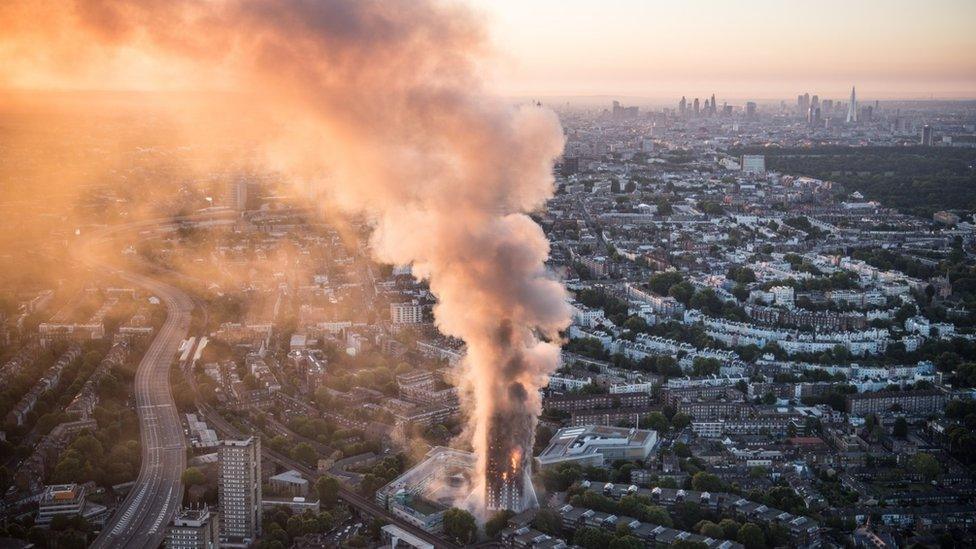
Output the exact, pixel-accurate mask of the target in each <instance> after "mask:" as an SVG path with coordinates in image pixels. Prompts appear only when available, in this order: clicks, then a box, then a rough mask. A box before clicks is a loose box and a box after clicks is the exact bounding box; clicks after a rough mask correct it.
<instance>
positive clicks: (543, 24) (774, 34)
mask: <svg viewBox="0 0 976 549" xmlns="http://www.w3.org/2000/svg"><path fill="white" fill-rule="evenodd" d="M474 5H475V6H477V9H479V10H482V11H483V12H484V13H485V14H486V16H487V19H488V25H487V26H488V33H489V35H490V37H491V40H492V44H493V47H494V52H495V54H496V59H495V64H496V66H495V67H494V68H495V71H496V72H495V78H496V86H497V88H498V90H499V91H500V92H501V93H504V94H507V95H540V96H593V95H604V96H606V95H626V96H632V97H640V98H647V99H651V100H655V101H663V100H669V99H670V97H671V96H672V95H675V94H677V95H678V96H680V95H681V94H685V95H689V91H690V93H691V95H694V94H696V93H697V94H699V95H700V96H702V97H707V96H708V94H710V93H712V91H713V90H719V89H724V90H725V91H726V94H727V95H728V96H729V97H730V98H734V99H736V100H744V99H759V100H768V99H777V98H780V97H789V96H790V95H791V94H795V93H796V92H797V91H801V90H803V89H815V88H816V89H819V90H820V92H821V96H834V97H838V98H841V97H846V96H847V94H848V93H849V92H850V86H851V84H852V83H853V82H854V81H855V80H856V81H857V83H858V85H859V86H860V87H861V88H863V90H864V91H865V92H866V93H865V97H868V96H870V97H871V98H872V99H895V98H898V99H902V98H905V99H922V98H929V97H935V98H937V99H949V98H951V99H961V98H974V97H976V56H973V55H972V53H971V52H973V51H976V39H974V38H973V37H972V33H971V32H968V31H967V29H966V26H967V24H968V22H970V21H972V20H974V18H976V5H974V4H972V3H971V2H960V1H955V0H942V1H939V2H936V3H934V4H933V3H928V4H925V5H924V6H923V5H921V4H917V5H916V4H910V3H906V2H898V3H895V4H889V3H882V2H875V1H870V0H869V1H860V2H854V3H844V2H839V1H834V0H829V1H826V2H822V3H819V4H818V5H817V6H816V7H809V6H806V5H805V4H804V5H801V4H799V3H796V2H769V1H752V2H748V3H747V4H746V5H741V4H735V5H732V4H722V3H719V2H708V1H695V2H689V3H670V4H669V3H659V2H654V3H645V2H634V1H630V0H618V1H615V2H609V3H599V4H596V3H592V4H591V3H586V2H569V3H562V2H559V3H557V2H552V1H544V2H534V3H532V4H530V5H524V4H522V3H516V2H510V1H501V2H488V1H484V0H478V1H477V2H475V4H474ZM880 21H883V24H880V23H879V22H880Z"/></svg>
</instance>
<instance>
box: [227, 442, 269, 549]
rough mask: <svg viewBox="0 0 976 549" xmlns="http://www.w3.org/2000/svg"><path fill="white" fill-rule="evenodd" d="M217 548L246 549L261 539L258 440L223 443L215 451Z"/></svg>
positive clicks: (259, 450) (259, 444)
mask: <svg viewBox="0 0 976 549" xmlns="http://www.w3.org/2000/svg"><path fill="white" fill-rule="evenodd" d="M217 505H218V506H219V508H220V513H219V514H220V542H221V543H220V545H221V546H222V547H247V546H249V545H250V544H251V543H252V542H254V541H255V540H257V538H258V536H260V535H261V439H260V438H258V437H249V438H247V439H245V440H225V441H223V442H222V443H221V444H220V448H219V449H218V451H217Z"/></svg>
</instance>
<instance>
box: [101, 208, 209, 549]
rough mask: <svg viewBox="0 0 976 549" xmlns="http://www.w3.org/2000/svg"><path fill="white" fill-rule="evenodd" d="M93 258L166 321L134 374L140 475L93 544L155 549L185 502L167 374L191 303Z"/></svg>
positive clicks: (181, 447)
mask: <svg viewBox="0 0 976 549" xmlns="http://www.w3.org/2000/svg"><path fill="white" fill-rule="evenodd" d="M134 228H138V227H135V226H123V227H115V228H112V229H109V230H106V231H103V232H101V233H100V237H101V238H106V237H110V236H113V235H115V234H118V233H120V232H123V231H128V230H132V229H134ZM92 258H93V255H92V254H90V253H86V254H85V262H86V263H87V264H88V265H90V266H92V267H95V268H101V269H105V270H108V271H110V272H113V273H114V274H115V275H116V276H119V277H120V278H122V279H124V280H127V281H129V282H131V283H133V284H136V285H139V286H141V287H142V288H144V289H145V290H147V291H149V292H151V293H152V294H153V295H155V296H156V297H158V298H159V299H160V300H162V302H163V303H164V304H165V305H166V321H165V322H164V323H163V326H162V328H161V329H160V330H159V332H158V333H157V334H156V337H155V338H154V339H153V341H152V343H151V344H150V346H149V349H148V350H147V351H146V354H145V355H143V357H142V361H141V362H140V363H139V368H138V370H137V371H136V379H135V395H136V406H137V413H138V416H139V433H140V438H141V440H142V464H141V466H140V469H139V477H138V478H137V479H136V482H135V485H134V486H133V487H132V490H131V491H130V492H129V495H128V496H127V497H126V499H125V501H123V503H122V505H121V506H120V507H119V509H118V510H117V511H116V512H115V514H114V515H113V516H112V518H111V520H109V521H108V522H107V523H106V525H105V528H103V529H102V532H101V534H100V535H99V536H98V539H96V540H95V543H94V545H93V547H99V548H102V547H105V548H107V547H113V548H114V547H133V548H135V547H149V548H153V549H155V548H156V547H159V546H160V545H161V544H162V542H163V537H164V535H165V533H166V526H167V525H168V524H169V522H170V521H171V520H172V518H173V516H174V514H175V513H176V512H177V511H178V510H179V508H180V504H181V502H182V499H183V482H182V479H181V475H182V474H183V470H184V469H185V468H186V442H185V440H184V438H183V428H182V426H181V424H180V418H179V414H178V413H177V411H176V406H175V403H174V401H173V394H172V392H171V388H170V384H169V371H170V365H171V364H172V361H173V359H174V357H175V355H176V352H177V350H178V349H179V345H180V342H182V341H183V340H184V339H185V338H186V335H187V332H188V331H189V328H190V313H191V311H192V310H193V301H192V300H191V299H190V297H189V296H187V295H186V294H185V293H183V292H182V291H180V290H179V289H177V288H174V287H173V286H170V285H168V284H165V283H163V282H160V281H158V280H154V279H151V278H148V277H145V276H142V275H139V274H135V273H130V272H127V271H122V270H119V269H115V268H113V267H110V266H108V265H105V264H102V263H97V262H95V260H94V259H92Z"/></svg>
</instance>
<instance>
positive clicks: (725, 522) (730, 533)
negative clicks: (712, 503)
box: [718, 518, 741, 540]
mask: <svg viewBox="0 0 976 549" xmlns="http://www.w3.org/2000/svg"><path fill="white" fill-rule="evenodd" d="M718 525H719V527H721V528H722V538H724V539H729V540H734V539H736V537H738V535H739V528H741V526H740V525H739V523H738V522H736V521H734V520H732V519H728V518H726V519H722V520H721V522H719V523H718Z"/></svg>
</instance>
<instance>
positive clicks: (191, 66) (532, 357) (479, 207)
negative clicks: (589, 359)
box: [0, 0, 569, 509]
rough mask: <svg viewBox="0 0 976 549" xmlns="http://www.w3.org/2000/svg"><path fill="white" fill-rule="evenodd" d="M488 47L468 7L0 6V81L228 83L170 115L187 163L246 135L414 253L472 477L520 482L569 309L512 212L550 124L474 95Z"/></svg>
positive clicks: (528, 195) (206, 86)
mask: <svg viewBox="0 0 976 549" xmlns="http://www.w3.org/2000/svg"><path fill="white" fill-rule="evenodd" d="M486 53H488V48H487V47H486V45H485V37H484V32H483V29H482V28H481V26H480V25H479V23H478V21H477V17H476V16H475V15H474V14H472V13H470V12H469V11H468V10H466V9H463V8H462V7H459V6H458V5H456V4H444V3H438V2H433V1H423V0H421V1H411V2H399V1H395V2H389V1H382V0H236V1H235V0H192V1H191V0H138V1H131V2H114V1H111V0H76V1H75V2H73V3H71V4H68V3H62V2H49V1H46V0H36V1H23V0H7V1H6V2H4V3H3V5H2V6H0V85H6V86H20V87H55V88H64V89H72V88H78V87H87V88H96V89H105V88H109V89H112V88H115V89H118V88H127V89H142V90H152V91H159V90H162V91H183V90H201V89H203V90H216V91H221V92H226V91H228V90H230V91H232V92H233V93H224V94H222V95H221V96H220V99H219V100H218V101H211V102H201V103H199V104H196V105H195V106H194V109H193V110H192V114H187V113H183V114H185V115H186V118H185V119H184V124H183V125H182V127H183V132H184V135H182V136H181V137H182V139H184V140H185V141H186V142H187V143H188V144H191V145H192V147H193V150H194V151H195V155H196V156H197V160H200V161H203V162H208V161H209V162H213V163H217V162H219V161H222V160H224V159H223V158H215V156H216V155H212V154H210V152H209V151H212V150H217V149H218V148H219V147H218V144H223V142H224V141H225V140H230V139H232V140H248V141H249V142H250V143H252V144H253V145H254V148H253V149H252V150H253V151H254V153H253V154H254V155H255V158H253V159H248V160H249V161H251V162H253V163H255V164H263V165H265V166H266V167H269V168H272V169H276V170H279V171H280V172H281V173H284V174H287V176H288V177H290V178H292V179H293V180H295V181H300V182H301V184H302V185H303V186H308V185H316V186H319V187H321V188H322V189H325V190H326V192H327V194H328V196H329V200H330V201H332V202H334V203H336V204H338V206H339V207H341V208H342V209H343V210H345V211H346V212H350V213H355V214H364V215H365V216H367V217H368V218H369V219H370V220H372V221H373V223H374V225H375V231H374V233H373V236H372V242H371V248H372V250H373V253H374V255H375V258H376V259H377V260H379V261H382V262H386V263H395V264H412V265H413V272H414V273H415V274H416V275H417V276H420V277H423V278H425V279H427V280H428V281H429V284H430V288H431V291H432V292H433V293H434V294H435V295H436V296H437V297H438V300H439V303H438V305H437V306H436V308H435V317H436V320H437V323H438V326H439V327H440V329H441V330H442V331H443V332H444V333H446V334H449V335H452V336H456V337H459V338H461V339H463V340H464V341H465V342H466V344H467V358H466V360H465V363H464V366H463V367H464V375H463V380H464V381H463V383H464V385H465V387H464V388H465V390H466V391H465V393H466V394H469V395H470V397H471V401H470V402H469V403H467V404H468V406H469V408H470V412H471V414H470V417H471V420H470V421H471V424H470V425H469V432H470V433H471V436H472V444H473V446H474V448H475V449H476V452H477V454H478V456H479V460H478V461H479V468H480V469H479V470H480V471H481V472H482V475H480V478H484V473H485V469H486V468H487V467H488V463H489V461H492V462H493V463H494V465H492V467H493V468H503V469H506V467H507V468H508V469H511V470H508V469H506V470H505V471H493V473H502V472H504V473H506V474H517V475H520V476H521V475H523V466H524V465H525V464H526V463H527V460H528V459H529V457H530V453H531V448H532V437H533V433H534V426H535V421H536V417H537V415H538V412H539V410H540V402H539V397H538V389H539V387H541V386H544V384H545V383H546V380H547V376H548V374H549V373H551V372H552V371H553V370H554V369H555V368H556V367H557V363H558V347H557V346H556V345H555V344H553V343H549V341H553V340H555V339H556V338H557V337H558V336H557V334H558V332H559V331H560V330H561V329H563V328H565V327H566V325H567V324H568V319H569V314H568V307H567V305H566V303H565V296H564V290H563V288H562V286H561V285H560V284H559V283H558V282H557V281H555V280H553V279H552V278H551V277H550V276H549V275H548V274H547V272H546V270H545V268H544V261H545V260H546V258H547V257H548V253H549V247H548V243H547V240H546V238H545V236H544V234H543V232H542V230H541V229H540V228H539V227H538V226H537V225H536V224H535V223H534V222H533V221H532V220H531V219H530V218H529V217H528V216H527V215H526V214H527V212H531V211H533V210H534V209H537V208H539V207H540V206H542V205H543V203H544V201H545V200H546V199H547V198H548V197H549V196H550V195H551V192H552V176H551V172H552V164H553V160H554V158H555V157H556V156H557V155H558V154H559V153H560V152H561V150H562V146H563V137H562V132H561V130H560V126H559V123H558V121H557V119H556V117H555V115H554V114H553V113H551V112H550V111H548V110H545V109H542V108H538V107H536V106H526V107H512V106H510V105H508V104H505V103H504V102H501V101H500V100H498V99H497V98H493V97H491V96H490V94H488V93H486V92H485V90H484V87H483V85H482V83H481V82H480V80H479V78H478V72H479V68H480V63H482V59H483V58H484V56H485V54H486ZM200 113H204V114H202V115H201V114H200ZM489 439H491V440H489ZM492 452H495V453H497V454H498V459H490V458H489V455H490V454H492ZM503 463H504V464H509V465H499V464H503ZM484 490H485V487H484V486H482V487H480V489H479V491H478V492H477V494H478V497H477V498H476V501H475V502H474V507H475V508H476V509H481V508H483V496H484Z"/></svg>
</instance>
